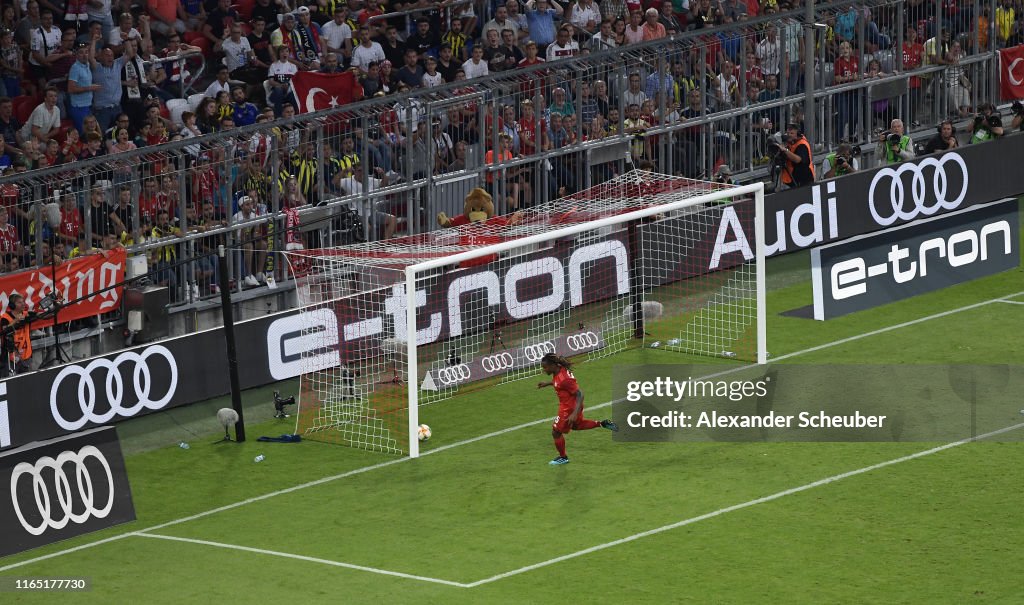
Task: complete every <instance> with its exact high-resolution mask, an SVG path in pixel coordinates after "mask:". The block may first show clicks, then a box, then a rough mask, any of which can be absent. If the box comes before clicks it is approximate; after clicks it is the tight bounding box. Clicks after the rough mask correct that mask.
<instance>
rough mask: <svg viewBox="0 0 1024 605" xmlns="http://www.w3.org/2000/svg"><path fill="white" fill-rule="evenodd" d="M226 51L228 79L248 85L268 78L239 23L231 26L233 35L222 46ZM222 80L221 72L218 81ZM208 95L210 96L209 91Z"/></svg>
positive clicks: (225, 60) (218, 74) (264, 67)
mask: <svg viewBox="0 0 1024 605" xmlns="http://www.w3.org/2000/svg"><path fill="white" fill-rule="evenodd" d="M221 49H222V50H223V51H224V65H225V67H226V68H227V70H228V78H227V79H229V80H230V79H234V80H239V81H242V82H245V83H246V84H259V83H262V82H263V80H265V79H266V78H267V70H266V66H263V67H260V65H259V64H258V61H259V59H257V57H256V53H255V52H253V50H252V46H251V45H250V44H249V39H248V38H244V37H242V26H241V24H239V23H234V24H232V25H231V35H230V36H229V37H228V39H227V40H225V41H224V43H223V44H222V45H221ZM220 79H221V76H220V72H219V71H218V73H217V81H218V82H219V81H220ZM206 95H207V96H210V91H209V89H207V91H206Z"/></svg>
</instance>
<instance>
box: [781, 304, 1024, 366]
mask: <svg viewBox="0 0 1024 605" xmlns="http://www.w3.org/2000/svg"><path fill="white" fill-rule="evenodd" d="M1021 295H1024V292H1017V293H1016V294H1005V295H1003V296H1000V297H999V298H993V299H990V300H985V301H982V302H979V303H974V304H973V305H966V306H963V307H958V308H956V309H950V310H949V311H943V312H941V313H934V314H932V315H926V316H924V317H919V318H917V319H912V320H910V321H905V322H903V323H900V324H896V325H892V326H887V327H885V328H879V329H877V330H872V331H870V332H864V333H863V334H858V335H856V336H850V337H848V338H841V339H839V340H835V341H832V342H827V343H825V344H823V345H818V346H816V347H811V348H809V349H804V350H802V351H796V352H794V353H787V354H785V355H779V356H778V357H773V358H771V359H769V361H773V362H774V361H782V360H783V359H789V358H790V357H797V356H798V355H806V354H807V353H814V352H815V351H821V350H823V349H830V348H832V347H837V346H839V345H844V344H846V343H848V342H854V341H856V340H861V339H862V338H868V337H870V336H877V335H879V334H885V333H886V332H892V331H893V330H899V329H900V328H906V327H908V326H913V325H917V324H919V323H924V322H926V321H931V320H933V319H939V318H940V317H947V316H949V315H955V314H956V313H962V312H963V311H970V310H971V309H977V308H978V307H984V306H985V305H991V304H992V303H997V302H1002V301H1003V300H1004V299H1005V298H1006V297H1010V298H1012V297H1015V296H1021Z"/></svg>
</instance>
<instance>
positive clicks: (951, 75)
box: [942, 40, 971, 118]
mask: <svg viewBox="0 0 1024 605" xmlns="http://www.w3.org/2000/svg"><path fill="white" fill-rule="evenodd" d="M961 57H963V51H962V49H961V48H960V42H959V41H957V40H954V41H953V43H952V44H950V45H949V52H948V53H947V54H946V65H947V67H946V69H945V70H944V71H943V73H942V78H943V81H944V82H945V84H946V98H947V99H948V102H949V112H950V116H951V117H959V118H966V117H967V116H968V115H970V113H971V81H970V80H969V79H968V78H967V70H966V69H965V68H964V67H963V66H961V65H960V59H961Z"/></svg>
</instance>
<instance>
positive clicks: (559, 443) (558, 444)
mask: <svg viewBox="0 0 1024 605" xmlns="http://www.w3.org/2000/svg"><path fill="white" fill-rule="evenodd" d="M555 449H557V450H558V455H559V456H561V457H563V458H568V456H566V455H565V435H559V436H558V439H555Z"/></svg>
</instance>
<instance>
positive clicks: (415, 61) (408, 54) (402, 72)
mask: <svg viewBox="0 0 1024 605" xmlns="http://www.w3.org/2000/svg"><path fill="white" fill-rule="evenodd" d="M423 73H424V71H423V67H422V66H421V65H420V57H419V54H418V53H417V50H416V49H415V48H413V47H411V46H410V47H409V48H406V49H405V64H404V65H402V67H401V69H399V70H398V81H399V82H402V83H404V84H405V85H406V86H408V87H409V88H420V87H422V86H423Z"/></svg>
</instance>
